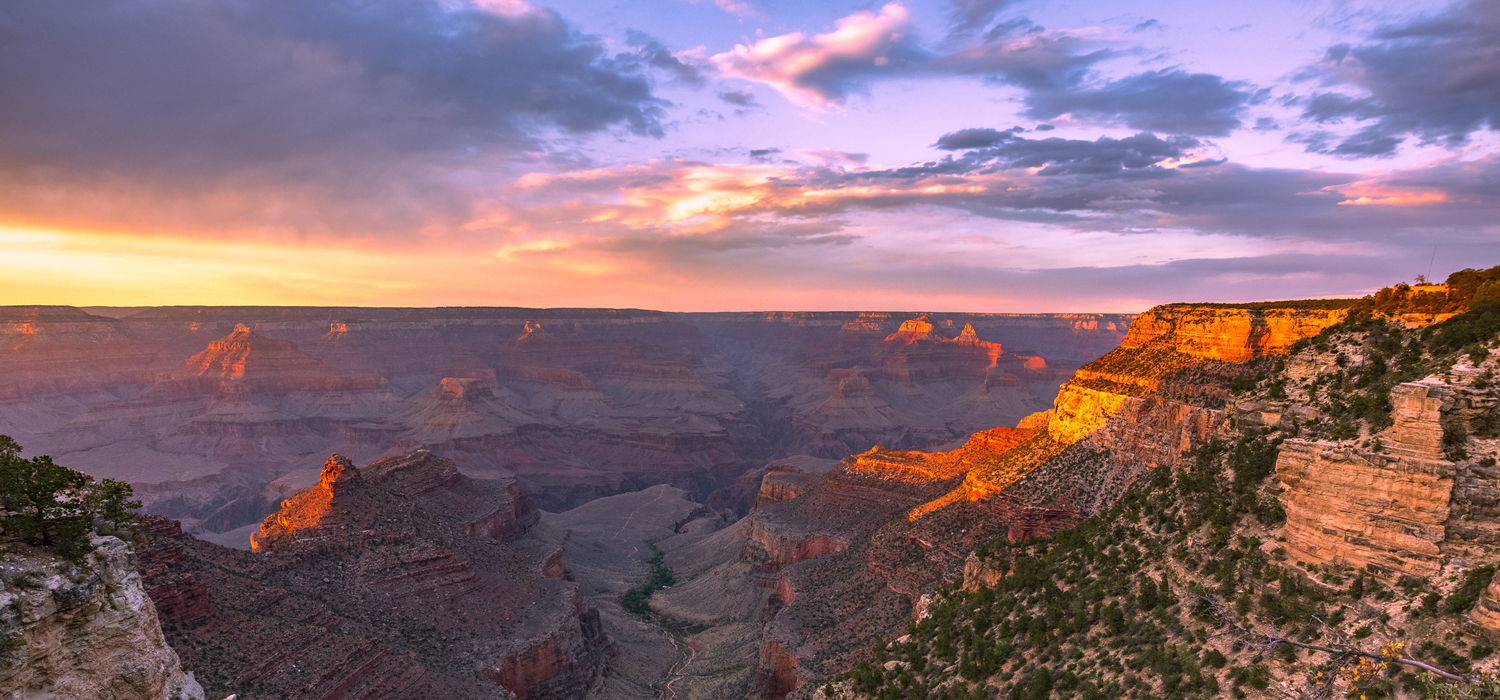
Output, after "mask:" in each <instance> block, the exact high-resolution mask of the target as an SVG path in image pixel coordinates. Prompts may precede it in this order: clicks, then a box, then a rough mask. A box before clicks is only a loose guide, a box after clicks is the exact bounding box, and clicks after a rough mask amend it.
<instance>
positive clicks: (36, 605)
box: [0, 537, 204, 700]
mask: <svg viewBox="0 0 1500 700" xmlns="http://www.w3.org/2000/svg"><path fill="white" fill-rule="evenodd" d="M92 545H93V551H92V552H90V553H89V554H88V556H86V557H85V558H84V559H83V561H81V562H80V563H78V564H70V563H68V562H64V561H61V560H59V559H58V558H56V557H55V556H54V555H53V554H51V553H50V552H46V551H40V550H38V551H26V552H17V550H16V549H15V548H12V549H11V551H10V553H8V554H6V555H5V558H4V563H3V567H0V569H3V581H0V625H3V629H4V630H5V633H6V635H7V637H8V638H9V639H13V640H15V641H16V642H18V643H19V645H18V646H17V647H15V648H14V649H12V650H11V658H10V659H8V660H7V663H6V664H3V666H4V667H3V668H0V694H3V695H5V696H6V697H24V698H100V699H101V700H104V699H109V700H202V698H203V697H204V694H203V688H202V687H201V686H199V685H198V682H197V681H196V680H194V679H193V676H192V674H190V673H184V672H183V666H182V662H181V661H180V660H179V659H178V656H177V653H176V652H174V651H173V650H172V648H171V647H170V646H168V645H167V642H166V640H165V639H164V638H163V637H162V631H161V625H160V623H159V622H158V621H157V614H156V608H155V607H154V606H153V605H152V603H151V598H149V597H147V595H146V589H145V587H143V586H142V583H141V577H140V574H139V573H137V571H136V565H135V561H134V559H135V557H134V555H133V554H132V553H131V551H130V548H129V546H127V545H126V544H125V543H124V542H122V541H120V540H119V539H116V538H114V537H97V538H94V540H93V542H92ZM7 646H9V645H7Z"/></svg>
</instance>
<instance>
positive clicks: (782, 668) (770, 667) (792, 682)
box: [755, 640, 802, 700]
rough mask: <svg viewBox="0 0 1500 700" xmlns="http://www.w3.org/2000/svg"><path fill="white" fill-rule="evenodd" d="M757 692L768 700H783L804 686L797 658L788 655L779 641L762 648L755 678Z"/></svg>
mask: <svg viewBox="0 0 1500 700" xmlns="http://www.w3.org/2000/svg"><path fill="white" fill-rule="evenodd" d="M755 685H756V690H758V691H759V693H760V697H763V698H766V700H782V699H783V698H785V697H786V696H787V695H788V694H790V693H791V692H792V691H794V690H796V689H797V688H798V687H799V686H801V685H802V678H801V677H800V676H798V675H797V657H795V656H793V655H791V654H789V653H787V650H786V647H785V646H784V645H783V644H782V643H781V642H780V641H778V640H771V641H769V642H767V643H766V644H765V646H763V647H762V648H761V652H760V665H759V668H758V670H757V672H756V677H755Z"/></svg>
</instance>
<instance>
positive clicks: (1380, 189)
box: [1328, 180, 1448, 207]
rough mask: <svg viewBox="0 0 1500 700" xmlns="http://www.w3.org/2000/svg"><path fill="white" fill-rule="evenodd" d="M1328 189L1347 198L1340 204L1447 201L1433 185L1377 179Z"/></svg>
mask: <svg viewBox="0 0 1500 700" xmlns="http://www.w3.org/2000/svg"><path fill="white" fill-rule="evenodd" d="M1328 189H1329V190H1331V191H1334V192H1337V193H1339V194H1341V195H1344V196H1345V197H1347V198H1348V199H1345V200H1343V201H1341V202H1339V204H1340V205H1350V206H1370V205H1378V206H1388V207H1419V206H1424V205H1429V204H1442V203H1444V202H1447V201H1448V194H1447V193H1446V192H1443V191H1442V190H1439V189H1436V188H1433V187H1396V186H1391V185H1386V184H1383V183H1381V182H1380V181H1379V180H1360V181H1358V182H1351V183H1349V184H1347V185H1340V186H1337V187H1330V188H1328Z"/></svg>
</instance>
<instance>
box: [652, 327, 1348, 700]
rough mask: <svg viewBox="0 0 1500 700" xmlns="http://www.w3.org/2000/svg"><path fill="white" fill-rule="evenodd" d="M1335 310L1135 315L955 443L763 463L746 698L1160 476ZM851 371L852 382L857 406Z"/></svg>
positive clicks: (977, 582) (799, 683) (748, 551)
mask: <svg viewBox="0 0 1500 700" xmlns="http://www.w3.org/2000/svg"><path fill="white" fill-rule="evenodd" d="M1341 317H1342V312H1326V313H1325V312H1302V311H1298V310H1293V309H1272V310H1256V309H1232V308H1231V309H1224V308H1218V307H1160V308H1158V309H1153V310H1152V311H1151V312H1148V313H1147V314H1143V315H1142V316H1141V317H1139V318H1143V319H1146V323H1145V324H1144V325H1141V326H1138V325H1132V327H1131V331H1130V333H1129V335H1127V336H1126V341H1125V343H1124V346H1123V347H1121V348H1119V349H1116V350H1115V351H1113V352H1111V353H1108V354H1106V355H1105V356H1104V357H1102V358H1100V359H1099V360H1096V361H1095V362H1092V363H1089V364H1087V365H1084V366H1083V367H1082V368H1080V370H1079V371H1078V372H1077V373H1076V375H1075V376H1074V377H1073V378H1072V379H1070V380H1069V381H1068V382H1067V383H1065V384H1064V385H1063V386H1062V388H1061V390H1060V391H1059V393H1058V396H1057V398H1056V400H1055V401H1054V403H1053V407H1052V409H1051V410H1050V411H1039V412H1037V413H1035V414H1034V415H1030V416H1027V417H1024V418H1019V419H1017V421H1016V423H1017V425H1018V426H1020V427H1017V428H994V429H990V430H984V431H978V432H976V433H975V434H974V435H973V436H972V437H971V438H970V439H969V440H968V441H966V442H965V443H964V444H963V445H962V446H960V447H958V448H957V449H953V450H950V451H946V452H919V451H911V450H905V451H901V450H890V449H885V448H881V447H875V448H872V449H870V450H867V451H865V452H862V453H859V454H857V455H853V456H851V457H848V458H846V459H844V460H843V461H842V462H841V463H840V465H839V466H838V468H836V469H835V470H834V471H833V472H830V473H829V474H828V475H827V476H825V477H823V478H821V479H813V480H808V479H804V478H801V477H796V478H792V479H787V478H785V477H779V476H776V475H774V474H768V475H767V476H766V477H765V478H764V480H763V482H762V492H761V493H762V497H763V503H762V505H761V507H760V508H758V509H757V510H756V511H755V513H754V514H752V516H751V517H750V518H749V521H750V528H749V530H748V531H747V537H746V544H745V549H744V554H743V555H742V556H741V560H742V561H746V562H749V563H751V564H752V569H753V576H754V580H756V581H757V582H758V583H757V585H758V587H760V588H762V589H765V590H768V591H774V596H773V597H772V599H771V603H770V604H769V605H768V607H767V608H766V615H767V617H766V620H765V622H764V623H763V629H762V634H761V641H760V644H759V647H758V653H757V657H756V661H755V673H754V675H753V678H754V679H755V680H754V690H753V692H754V693H757V694H759V695H758V696H760V697H766V698H773V699H774V698H781V697H810V696H811V695H813V694H814V693H813V692H812V690H811V689H813V688H816V687H817V685H816V684H809V683H808V681H809V680H814V679H818V680H819V682H821V679H826V678H828V677H830V676H832V675H834V674H836V673H838V672H839V671H841V670H846V669H848V668H850V667H851V666H852V665H853V664H854V662H855V661H856V660H857V659H859V658H860V655H861V649H860V641H859V640H868V639H870V638H871V637H873V636H877V635H888V636H898V635H899V634H900V632H899V631H898V630H899V629H900V628H901V627H904V626H905V625H906V623H907V622H908V621H909V620H910V619H912V618H911V615H913V614H915V613H914V612H913V611H914V610H916V608H917V607H918V605H919V599H920V598H921V596H922V595H923V594H924V592H926V591H930V590H931V589H932V588H933V587H934V586H935V585H936V584H937V582H939V581H941V580H943V578H944V577H945V576H946V575H947V573H948V572H950V571H953V570H955V569H962V570H964V571H965V572H966V578H968V579H972V581H969V582H968V583H967V584H966V585H968V586H969V587H970V588H977V587H980V586H982V585H988V584H992V583H994V582H995V581H998V580H999V579H1000V578H1002V577H1003V576H1004V575H1005V573H1006V572H1005V571H1003V570H995V569H993V567H990V566H988V565H987V564H984V563H982V562H978V561H975V560H973V559H972V558H970V557H969V554H970V553H971V552H973V551H974V549H975V548H976V547H978V546H980V545H981V544H982V543H985V542H989V541H991V540H992V539H993V538H997V537H998V538H1000V539H1002V540H1006V541H1011V542H1023V541H1028V540H1029V539H1030V538H1033V537H1036V536H1047V535H1051V534H1053V533H1056V532H1058V531H1059V530H1062V529H1064V528H1067V527H1071V526H1073V525H1075V524H1077V523H1079V522H1081V521H1083V520H1085V519H1087V518H1088V517H1090V516H1092V515H1095V514H1097V513H1100V512H1102V511H1104V510H1106V509H1108V508H1109V507H1110V506H1111V505H1112V504H1113V503H1114V502H1115V501H1116V500H1117V499H1119V498H1120V497H1121V496H1122V495H1123V494H1125V493H1127V492H1129V491H1130V490H1131V489H1132V488H1133V487H1134V486H1136V485H1137V484H1139V483H1140V482H1141V480H1142V479H1143V478H1144V477H1146V475H1148V474H1150V473H1151V472H1152V471H1153V470H1154V469H1161V468H1173V467H1175V466H1177V465H1178V464H1179V462H1181V460H1182V454H1183V453H1184V452H1187V451H1191V450H1194V449H1196V448H1198V447H1199V446H1200V445H1203V444H1205V443H1206V442H1208V441H1209V440H1210V439H1212V438H1213V436H1214V435H1215V434H1216V433H1217V432H1218V431H1219V430H1221V429H1222V428H1224V426H1225V425H1226V422H1227V420H1228V416H1229V414H1230V410H1229V406H1228V403H1229V400H1230V399H1231V398H1232V397H1231V395H1230V392H1229V391H1228V390H1227V389H1226V388H1225V385H1227V384H1228V383H1229V381H1230V379H1231V378H1233V377H1235V376H1238V375H1240V374H1242V373H1245V372H1246V371H1247V369H1246V368H1247V366H1248V365H1247V364H1246V362H1249V361H1253V360H1255V359H1256V358H1261V357H1266V356H1268V355H1276V354H1278V353H1281V352H1284V351H1285V350H1286V349H1287V348H1288V346H1290V345H1291V344H1292V343H1293V342H1295V341H1296V340H1299V339H1301V338H1305V337H1309V336H1312V335H1316V334H1317V333H1318V332H1319V331H1321V330H1322V329H1323V328H1325V327H1327V326H1328V325H1331V324H1333V323H1335V322H1337V321H1338V320H1339V319H1340V318H1341ZM935 336H936V337H935ZM885 342H887V343H891V344H893V345H895V346H897V347H898V348H900V351H901V352H903V353H905V359H904V360H903V361H902V363H901V365H900V366H901V367H902V368H903V370H905V371H912V370H913V369H915V368H917V367H921V366H922V364H921V361H920V360H918V359H917V357H916V355H917V354H918V353H920V352H921V351H923V350H924V349H925V348H932V349H934V350H931V351H936V350H935V349H936V348H940V347H942V346H944V345H949V346H954V347H955V348H957V347H967V348H971V349H976V350H980V351H982V352H984V353H985V354H986V356H988V357H991V358H996V357H1004V356H1005V352H1004V350H1003V348H1002V347H1001V346H999V345H998V344H988V345H986V344H983V343H984V341H980V340H978V339H977V338H976V337H975V335H974V334H972V333H970V332H969V329H965V330H964V331H963V332H961V333H960V334H959V335H958V336H957V337H955V338H944V337H941V336H940V335H938V333H937V331H936V329H934V328H933V327H932V324H931V323H930V321H929V320H927V319H921V318H918V319H913V320H909V321H908V322H907V323H905V324H903V326H902V327H901V328H900V329H898V330H897V332H896V333H894V334H892V335H890V336H889V337H888V338H887V339H886V341H885ZM1257 366H1259V365H1257ZM845 371H846V372H848V370H845ZM857 378H862V377H861V375H858V374H855V373H852V372H851V373H849V374H848V375H847V376H845V378H844V379H842V380H841V382H842V384H841V387H840V389H841V392H842V396H843V397H845V399H846V400H847V399H848V397H851V396H854V395H855V393H854V392H853V391H852V389H851V382H853V381H855V379H857ZM874 386H875V385H874V383H873V380H872V381H871V382H869V383H868V384H863V383H862V384H860V385H859V387H858V388H859V392H860V393H859V395H861V396H864V397H867V398H866V400H867V401H871V402H873V401H874V398H875V397H877V396H879V392H878V391H875V390H874V389H873V387H874ZM872 406H873V404H872ZM787 496H790V497H787ZM902 516H904V517H902ZM966 558H968V559H967V560H966ZM694 585H695V584H694V583H693V582H689V583H688V584H686V586H688V587H692V586H694ZM668 599H669V600H673V601H674V602H673V604H672V605H670V606H667V607H664V608H663V609H671V610H673V611H674V612H675V613H677V614H682V615H686V616H692V615H693V613H692V612H691V610H690V609H687V608H686V606H685V605H684V604H683V602H682V601H683V598H681V597H679V596H678V595H677V594H675V593H674V594H673V595H671V596H668ZM848 601H859V603H858V604H852V605H851V604H849V603H848Z"/></svg>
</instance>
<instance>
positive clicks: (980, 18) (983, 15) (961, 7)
mask: <svg viewBox="0 0 1500 700" xmlns="http://www.w3.org/2000/svg"><path fill="white" fill-rule="evenodd" d="M1013 3H1014V0H951V2H950V7H949V10H948V18H949V22H950V23H951V24H952V26H953V32H954V33H955V34H957V33H961V32H970V31H974V30H978V29H984V28H985V27H987V26H989V24H990V22H991V21H992V20H994V19H995V16H996V15H998V14H1000V12H1001V11H1002V10H1004V9H1005V8H1006V7H1007V6H1008V5H1011V4H1013Z"/></svg>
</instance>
